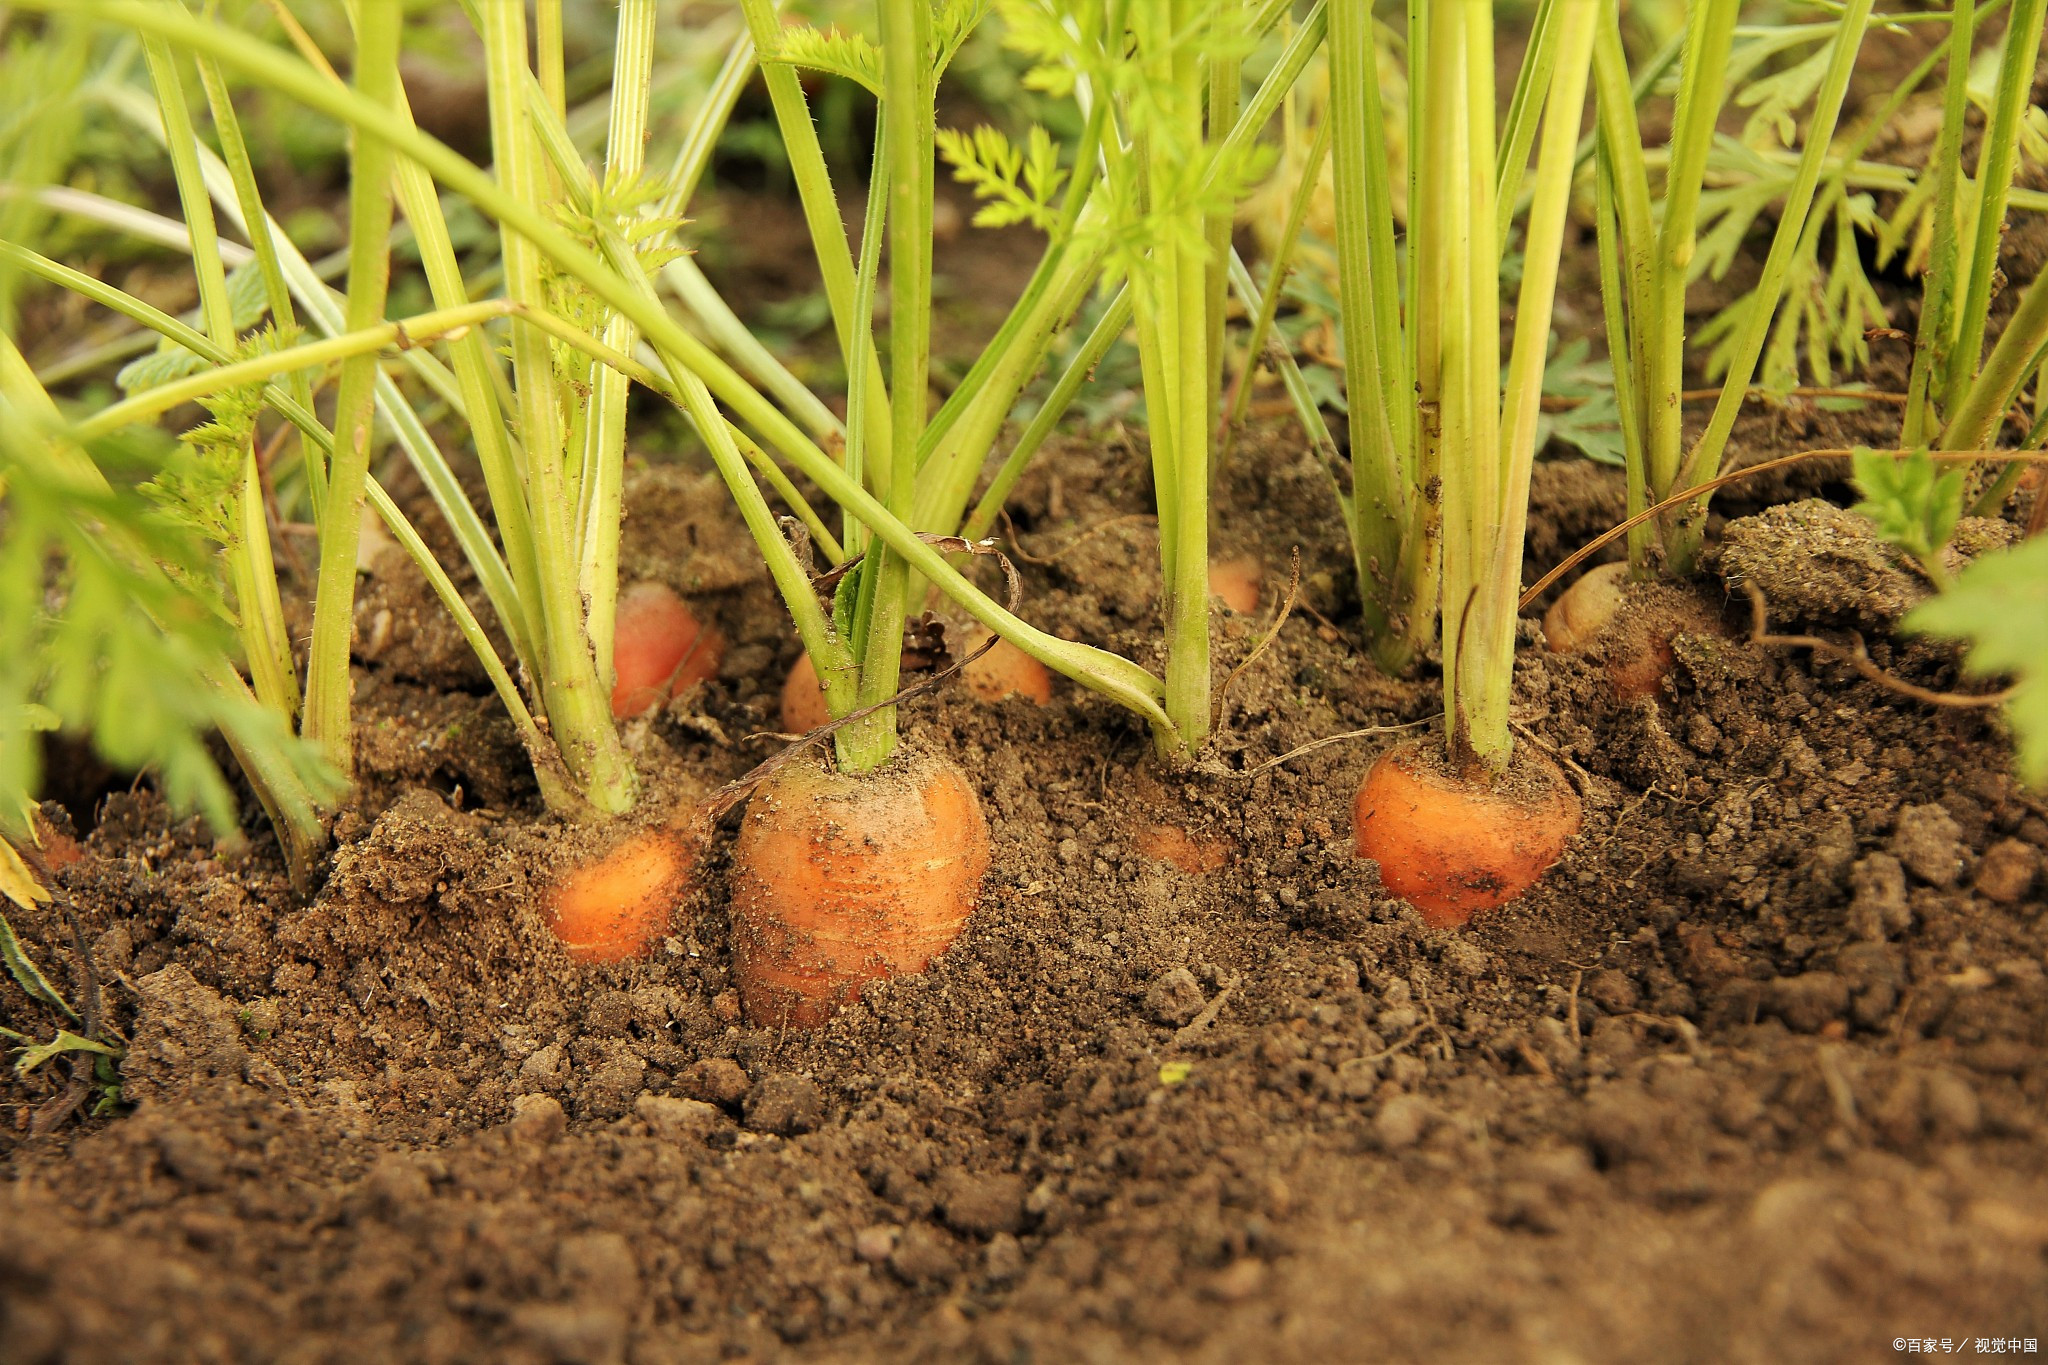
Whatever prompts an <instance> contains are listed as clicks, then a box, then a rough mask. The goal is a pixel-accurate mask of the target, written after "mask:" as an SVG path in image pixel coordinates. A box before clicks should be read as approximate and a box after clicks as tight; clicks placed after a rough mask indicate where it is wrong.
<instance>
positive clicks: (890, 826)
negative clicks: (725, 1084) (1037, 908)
mask: <svg viewBox="0 0 2048 1365" xmlns="http://www.w3.org/2000/svg"><path fill="white" fill-rule="evenodd" d="M988 861H989V838H988V822H987V820H985V819H984V818H983V817H982V813H981V803H980V802H979V801H978V800H977V799H976V798H975V795H974V788H973V787H972V786H970V785H969V784H968V781H967V778H966V776H965V775H964V774H962V773H961V771H960V769H959V768H958V767H956V766H954V764H953V763H951V762H950V761H948V760H946V759H944V758H941V757H939V756H937V755H932V754H911V753H903V754H900V755H899V756H898V757H896V758H894V759H892V760H891V761H890V762H889V764H888V765H887V766H885V767H883V768H880V769H877V770H876V771H874V772H871V773H866V774H863V775H861V776H859V777H849V776H847V775H845V774H843V773H839V772H837V771H827V770H826V769H824V768H822V767H819V766H816V765H814V764H811V763H807V762H791V763H787V764H784V765H783V766H782V767H781V768H779V769H777V770H776V771H775V772H773V773H771V774H770V775H769V776H768V778H767V779H766V780H764V781H763V782H762V784H761V785H760V786H759V787H758V788H756V789H755V791H754V794H753V796H752V797H751V798H750V799H749V801H748V803H747V813H746V818H745V820H744V821H743V822H742V824H741V827H740V833H739V838H738V839H737V840H736V841H735V843H734V846H733V855H732V918H733V929H732V932H733V964H734V973H735V975H736V976H737V978H738V984H739V990H740V1002H741V1004H742V1006H743V1007H744V1008H745V1010H746V1013H747V1017H748V1018H749V1019H750V1020H752V1021H753V1022H754V1023H755V1024H757V1025H761V1026H764V1027H795V1028H812V1027H815V1026H817V1025H819V1024H822V1023H823V1022H824V1021H825V1020H826V1019H828V1018H830V1017H831V1015H832V1014H833V1013H834V1012H835V1011H836V1010H837V1009H838V1008H839V1007H840V1006H841V1005H843V1004H845V1003H846V1002H847V1001H849V1000H852V999H854V998H855V997H856V996H858V995H859V993H860V989H861V987H862V986H864V985H865V984H867V983H868V982H870V981H873V980H875V979H877V978H880V977H887V976H897V975H909V974H915V973H917V972H920V971H923V970H924V967H925V964H926V963H928V962H930V961H931V959H932V958H934V957H935V956H937V955H938V954H940V953H942V952H944V951H945V950H946V948H947V947H948V946H949V945H950V944H951V943H952V942H953V940H954V939H955V938H957V937H958V936H959V933H960V929H961V927H962V926H963V925H964V924H966V922H967V917H968V915H969V914H970V913H971V912H972V911H973V909H974V904H975V901H976V899H977V897H978V896H979V894H980V891H981V879H982V877H983V875H984V874H985V873H986V872H987V871H988Z"/></svg>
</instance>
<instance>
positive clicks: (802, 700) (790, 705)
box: [781, 654, 832, 735]
mask: <svg viewBox="0 0 2048 1365" xmlns="http://www.w3.org/2000/svg"><path fill="white" fill-rule="evenodd" d="M781 716H782V728H783V729H784V730H785V731H787V732H788V733H790V734H792V735H801V734H807V733H809V732H810V731H812V730H815V729H817V728H818V727H819V726H820V725H823V724H824V723H825V722H826V721H828V720H830V719H832V712H831V711H830V710H829V709H827V708H826V706H825V689H824V688H823V687H821V686H819V685H818V670H817V667H816V666H815V665H814V664H812V663H811V656H810V655H808V654H799V655H797V656H796V662H795V663H794V664H792V665H790V669H789V676H788V677H787V678H784V679H783V680H782V710H781Z"/></svg>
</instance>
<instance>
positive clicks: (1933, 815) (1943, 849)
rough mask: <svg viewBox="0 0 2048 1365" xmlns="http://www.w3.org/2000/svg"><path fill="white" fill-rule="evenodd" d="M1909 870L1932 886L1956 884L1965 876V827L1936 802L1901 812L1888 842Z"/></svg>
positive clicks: (1907, 808) (1895, 855)
mask: <svg viewBox="0 0 2048 1365" xmlns="http://www.w3.org/2000/svg"><path fill="white" fill-rule="evenodd" d="M1888 847H1889V848H1890V849H1891V852H1892V855H1893V856H1894V857H1896V858H1897V859H1898V860H1899V862H1900V863H1902V864H1903V865H1904V866H1905V869H1906V870H1907V871H1908V872H1911V873H1912V874H1913V875H1914V876H1916V877H1918V878H1919V879H1920V880H1921V881H1923V882H1926V883H1928V884H1929V885H1931V886H1939V887H1942V888H1944V889H1946V888H1948V887H1951V886H1954V885H1955V884H1956V879H1957V878H1959V877H1961V876H1962V875H1963V830H1962V826H1960V825H1958V824H1957V823H1956V820H1955V817H1954V816H1953V815H1950V814H1949V813H1948V811H1947V810H1946V809H1945V808H1944V807H1942V806H1941V805H1940V804H1938V803H1936V802H1932V801H1930V802H1927V803H1925V804H1924V805H1917V806H1907V807H1905V808H1904V809H1902V810H1901V811H1900V812H1899V819H1898V823H1897V824H1896V825H1894V826H1893V827H1892V837H1891V842H1890V844H1889V845H1888Z"/></svg>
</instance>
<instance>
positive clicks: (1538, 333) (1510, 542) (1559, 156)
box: [1445, 0, 1600, 773]
mask: <svg viewBox="0 0 2048 1365" xmlns="http://www.w3.org/2000/svg"><path fill="white" fill-rule="evenodd" d="M1599 8H1600V7H1599V4H1598V3H1597V0H1556V5H1555V8H1554V10H1553V12H1552V14H1551V16H1550V20H1551V27H1550V30H1549V34H1548V36H1549V37H1550V38H1551V39H1553V40H1554V42H1555V47H1554V49H1553V51H1552V53H1551V58H1552V61H1551V70H1550V72H1549V76H1548V81H1549V84H1548V98H1547V99H1546V100H1545V102H1544V110H1543V135H1542V144H1541V148H1540V150H1539V152H1538V154H1537V160H1536V170H1535V185H1534V189H1535V193H1534V195H1533V197H1532V198H1531V199H1530V202H1529V217H1528V222H1527V224H1526V226H1525V229H1524V236H1523V248H1522V287H1521V293H1520V295H1519V297H1518V299H1517V300H1516V304H1515V334H1514V342H1513V346H1512V349H1511V350H1510V351H1509V354H1508V373H1507V390H1506V394H1505V396H1504V398H1503V400H1502V417H1501V428H1502V429H1501V431H1500V433H1499V439H1500V440H1501V442H1502V444H1501V447H1500V452H1499V455H1498V468H1499V473H1498V476H1497V484H1496V488H1497V496H1498V501H1497V502H1496V504H1495V506H1494V509H1493V513H1492V522H1493V526H1494V528H1495V530H1494V534H1493V537H1492V541H1491V543H1490V544H1488V545H1486V547H1485V551H1484V553H1485V556H1486V557H1485V559H1484V561H1483V562H1482V564H1481V566H1480V572H1479V575H1478V582H1477V588H1478V591H1477V595H1476V597H1475V598H1474V599H1473V611H1472V616H1471V622H1470V624H1471V630H1470V633H1469V634H1468V633H1466V631H1465V630H1464V628H1463V627H1464V624H1465V623H1464V622H1462V621H1461V622H1460V631H1459V634H1460V640H1459V644H1460V645H1461V646H1463V648H1462V650H1461V652H1460V653H1459V655H1458V656H1457V658H1458V671H1457V679H1458V687H1457V690H1456V698H1455V699H1456V703H1457V704H1458V705H1459V707H1460V712H1459V713H1458V714H1457V716H1456V717H1455V719H1454V722H1453V724H1452V726H1451V727H1450V728H1451V732H1452V734H1453V736H1456V735H1459V734H1461V733H1462V734H1463V736H1464V737H1465V741H1466V743H1467V744H1468V745H1469V746H1470V748H1471V752H1472V754H1473V755H1474V756H1475V757H1477V758H1478V759H1479V760H1480V762H1482V763H1483V764H1485V765H1486V766H1487V767H1488V768H1490V769H1491V770H1492V771H1493V772H1495V773H1499V772H1502V771H1504V770H1505V769H1506V767H1507V762H1508V757H1509V755H1510V754H1511V753H1512V751H1513V738H1512V736H1511V734H1510V733H1509V730H1508V702H1509V698H1510V695H1511V693H1512V691H1513V682H1514V668H1515V624H1516V618H1517V617H1518V615H1519V614H1520V612H1519V598H1520V596H1521V587H1522V546H1523V540H1524V537H1525V535H1526V533H1527V531H1528V523H1529V483H1530V479H1531V476H1532V475H1533V473H1534V471H1535V467H1536V445H1537V435H1536V428H1537V424H1538V422H1539V421H1540V420H1541V408H1542V400H1543V366H1544V361H1545V360H1546V358H1547V357H1548V356H1549V353H1550V319H1551V312H1552V308H1553V306H1554V304H1555V302H1556V298H1557V274H1558V262H1559V260H1560V258H1561V257H1562V255H1563V251H1564V229H1565V213H1566V210H1567V209H1568V208H1569V207H1570V201H1571V190H1572V166H1573V163H1574V161H1575V160H1576V150H1577V145H1578V140H1579V119H1580V114H1581V111H1582V110H1583V109H1584V108H1585V103H1586V84H1587V77H1588V74H1589V72H1590V69H1591V66H1592V60H1593V29H1594V24H1595V22H1596V19H1597V16H1598V12H1599ZM1483 74H1489V75H1490V73H1483ZM1531 98H1532V100H1533V99H1534V95H1533V94H1532V96H1531ZM1498 287H1499V285H1498V280H1497V279H1496V281H1495V288H1496V290H1498ZM1496 297H1498V295H1497V294H1496ZM1493 312H1494V309H1493V308H1491V307H1485V308H1482V309H1481V314H1482V315H1483V320H1482V321H1481V322H1480V325H1481V326H1482V327H1484V326H1485V325H1486V324H1487V323H1490V322H1491V315H1492V313H1493ZM1479 530H1480V533H1481V535H1482V536H1483V535H1484V534H1485V530H1486V528H1485V527H1484V526H1481V527H1480V528H1479ZM1446 650H1447V658H1448V650H1449V646H1448V645H1447V646H1446ZM1446 676H1447V677H1448V676H1451V670H1450V666H1449V664H1448V662H1447V664H1446ZM1451 704H1452V702H1451V699H1448V698H1447V699H1446V703H1445V705H1446V709H1447V710H1448V709H1449V707H1450V706H1451ZM1454 753H1455V750H1454ZM1456 756H1458V757H1463V755H1456Z"/></svg>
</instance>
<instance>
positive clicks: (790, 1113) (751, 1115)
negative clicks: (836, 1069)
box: [747, 1072, 825, 1137]
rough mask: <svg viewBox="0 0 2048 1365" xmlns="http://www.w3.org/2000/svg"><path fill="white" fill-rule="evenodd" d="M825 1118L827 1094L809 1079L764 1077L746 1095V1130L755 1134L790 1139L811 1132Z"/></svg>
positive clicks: (782, 1075)
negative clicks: (773, 1135) (751, 1130)
mask: <svg viewBox="0 0 2048 1365" xmlns="http://www.w3.org/2000/svg"><path fill="white" fill-rule="evenodd" d="M824 1118H825V1092H824V1091H823V1090H821V1089H820V1088H819V1087H818V1083H817V1082H816V1081H814V1080H812V1079H811V1078H810V1077H809V1076H792V1075H789V1074H787V1073H784V1072H777V1073H775V1074H773V1075H769V1076H764V1077H763V1078H762V1079H761V1083H760V1084H759V1085H757V1086H755V1087H754V1088H753V1089H752V1091H751V1092H750V1093H749V1094H748V1096H747V1127H749V1128H752V1129H753V1130H755V1131H756V1132H760V1133H776V1134H779V1135H781V1136H783V1137H790V1136H793V1135H795V1134H797V1133H808V1132H810V1131H811V1130H812V1129H814V1128H816V1127H817V1126H818V1125H819V1124H820V1123H821V1122H823V1121H824Z"/></svg>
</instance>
